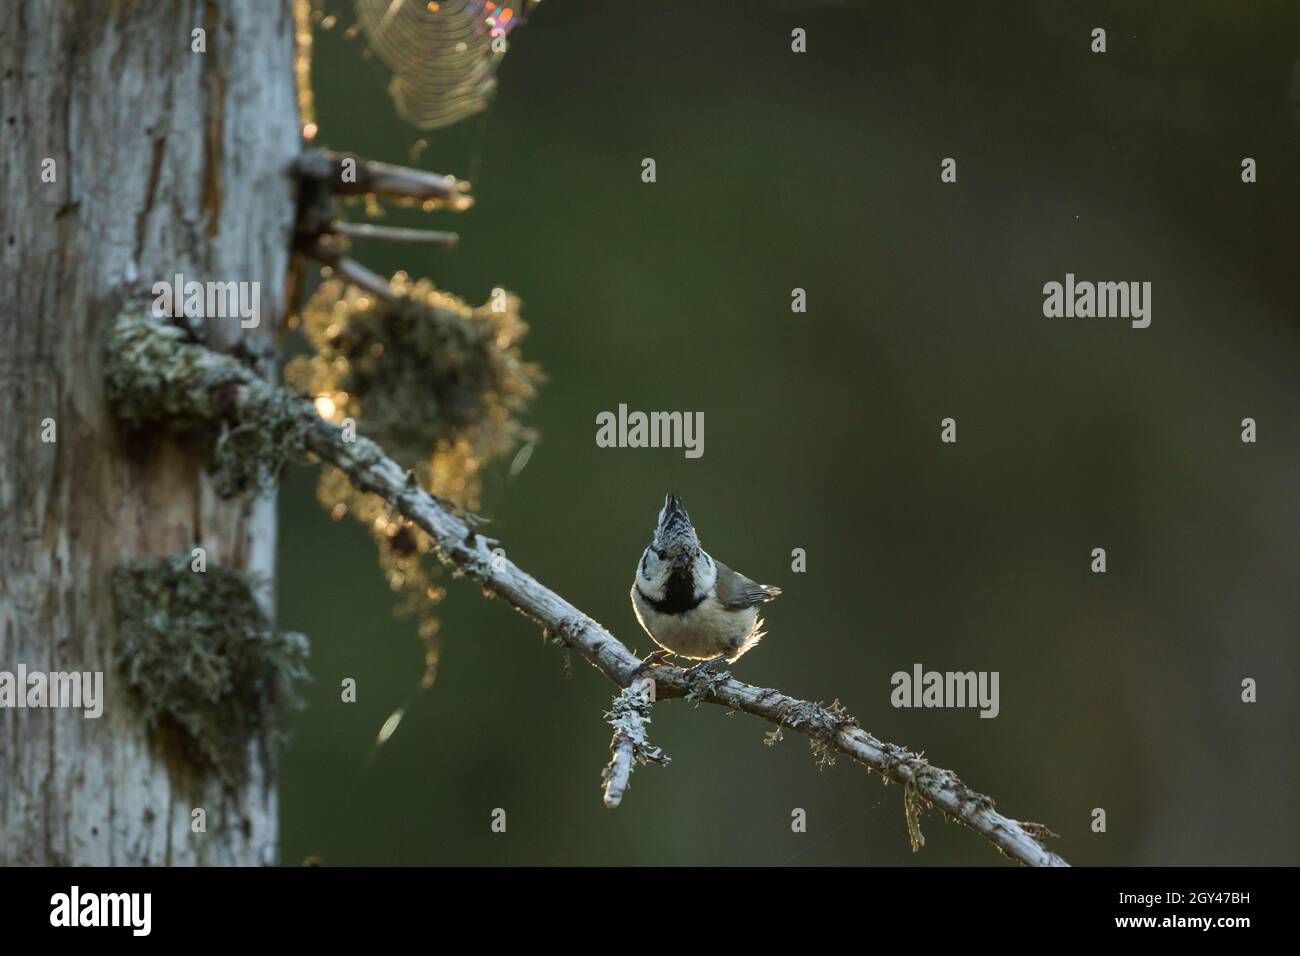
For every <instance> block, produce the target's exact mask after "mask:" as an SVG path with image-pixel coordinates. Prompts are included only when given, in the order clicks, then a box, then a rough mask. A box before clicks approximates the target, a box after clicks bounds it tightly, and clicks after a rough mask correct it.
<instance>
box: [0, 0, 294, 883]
mask: <svg viewBox="0 0 1300 956" xmlns="http://www.w3.org/2000/svg"><path fill="white" fill-rule="evenodd" d="M196 27H202V28H203V29H205V30H206V32H207V35H206V47H207V50H206V52H205V53H196V52H192V51H191V31H192V30H193V29H195V28H196ZM0 124H3V125H2V126H0V195H2V196H3V197H4V199H3V202H0V343H3V344H2V345H0V348H3V350H4V351H3V353H2V354H0V401H3V403H4V404H3V408H4V411H3V414H2V415H0V670H10V671H12V670H14V669H15V668H16V666H17V665H18V664H20V663H22V664H26V665H27V666H28V667H29V668H31V669H38V670H44V671H56V670H65V671H67V670H79V671H103V672H105V683H106V687H107V701H106V706H105V712H104V715H103V717H101V718H99V719H98V720H92V719H86V718H85V717H83V716H82V714H81V711H79V710H71V709H41V710H32V709H21V710H19V709H10V708H0V864H3V865H15V864H61V863H62V864H79V865H80V864H92V865H94V864H109V865H136V864H172V865H177V864H259V863H263V864H266V863H273V862H275V861H276V844H277V805H276V796H275V788H274V766H273V762H272V760H271V758H270V757H269V756H268V755H267V754H266V753H264V752H263V751H264V748H260V747H257V746H256V745H254V747H253V752H252V754H251V766H252V768H253V773H252V779H251V781H250V783H249V784H248V785H247V786H246V787H244V788H243V789H242V790H241V791H239V792H234V793H223V792H222V790H221V788H220V786H219V784H217V782H216V781H215V780H213V779H211V778H209V777H207V776H204V775H203V774H200V773H198V772H196V771H195V770H194V768H193V767H192V766H190V765H189V764H188V763H187V762H186V761H185V759H184V758H183V756H181V755H180V754H179V753H178V752H177V751H176V748H175V747H174V746H172V745H170V744H169V743H167V741H166V740H164V739H161V738H160V737H158V736H157V735H154V736H151V735H149V734H148V733H146V731H145V728H144V726H143V723H142V719H141V717H140V713H139V710H138V708H137V707H135V706H133V702H132V701H131V699H130V697H129V695H128V693H127V688H126V687H125V685H124V684H123V683H122V681H121V680H120V678H119V677H118V675H117V674H115V673H114V672H113V665H112V660H113V658H112V648H113V639H114V634H113V606H112V601H111V595H110V590H109V583H110V577H111V574H112V571H113V569H114V567H116V566H117V565H118V564H120V563H122V562H124V561H128V560H131V559H135V558H143V557H150V556H157V555H164V554H172V553H175V552H177V551H182V550H188V549H190V548H192V547H195V546H202V547H203V548H205V549H206V551H207V554H208V560H209V561H211V562H215V563H218V564H221V565H224V566H226V567H230V568H233V569H241V570H248V571H252V572H256V573H258V574H261V575H264V576H265V579H266V580H267V581H268V582H270V581H271V580H272V572H273V570H274V569H273V556H274V545H275V525H274V519H275V507H274V499H273V498H272V497H269V496H263V497H261V498H258V499H256V500H249V499H243V500H233V501H224V500H221V499H220V498H219V497H218V496H217V494H216V493H215V490H214V488H213V486H212V483H211V480H210V479H209V478H208V477H207V476H206V475H205V474H204V472H203V469H202V463H201V460H200V457H199V454H198V452H197V451H196V450H195V449H192V448H187V447H183V446H181V445H177V444H172V443H164V442H161V441H150V440H148V439H145V440H139V439H132V440H130V441H127V440H125V439H124V436H122V435H121V434H119V432H118V430H117V429H116V428H115V427H114V426H113V424H112V423H111V420H110V418H109V416H108V413H107V410H106V407H105V403H104V399H103V390H102V386H103V374H102V368H101V359H102V352H101V349H102V342H103V334H104V329H105V326H106V325H107V324H108V323H110V322H112V321H113V319H114V317H115V316H116V314H117V311H118V308H119V306H120V304H121V302H122V301H123V299H124V298H125V296H126V295H127V293H128V292H130V291H134V290H137V289H139V288H140V287H141V286H143V287H145V288H147V287H148V286H150V285H151V284H152V283H153V282H155V281H158V280H168V281H170V280H171V278H172V276H173V275H174V274H175V273H178V272H179V273H182V274H183V275H184V276H185V278H186V279H195V280H199V281H209V280H212V281H239V282H259V283H260V284H261V300H260V301H261V307H262V321H261V325H260V327H258V328H256V329H249V330H241V328H240V326H239V321H238V319H209V320H208V323H207V329H206V332H207V341H208V343H209V345H211V346H213V347H215V348H218V349H222V350H224V349H228V348H229V347H230V346H232V345H233V344H234V343H235V342H237V341H238V340H239V338H240V337H241V335H270V334H272V332H273V330H274V328H275V327H276V325H277V324H278V321H279V319H280V316H279V314H278V312H279V309H280V308H281V305H282V303H283V301H284V283H285V275H286V271H287V267H288V257H289V250H290V241H291V236H292V229H293V208H294V195H293V188H294V187H293V179H292V178H291V176H290V175H289V170H290V167H291V165H292V163H293V161H294V159H295V157H296V156H297V154H298V152H299V150H300V140H299V135H298V127H297V108H296V96H295V90H294V85H293V22H292V16H291V12H290V8H289V4H288V2H287V0H222V2H220V3H217V2H215V0H94V2H92V0H84V2H77V3H53V2H41V0H16V2H15V3H13V4H9V5H7V6H6V9H5V13H4V16H3V17H0ZM46 158H50V159H53V160H54V161H55V163H56V164H57V165H56V172H57V180H56V181H55V182H53V183H47V182H42V178H41V173H42V161H43V160H44V159H46ZM47 417H48V418H53V419H54V420H55V422H56V423H57V442H55V443H52V444H47V443H43V442H42V441H41V421H42V419H44V418H47ZM260 598H261V599H262V600H264V601H265V602H266V605H267V607H268V610H269V609H270V601H271V596H270V591H269V588H268V591H267V593H265V594H263V595H260ZM195 807H203V808H204V809H205V810H206V811H207V832H206V833H204V834H195V833H191V831H190V819H191V817H190V814H191V810H192V809H193V808H195Z"/></svg>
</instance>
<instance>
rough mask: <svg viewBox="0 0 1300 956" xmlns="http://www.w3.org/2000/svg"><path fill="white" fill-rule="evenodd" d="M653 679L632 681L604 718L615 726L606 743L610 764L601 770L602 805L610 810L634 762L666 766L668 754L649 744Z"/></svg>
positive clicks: (620, 797) (619, 799)
mask: <svg viewBox="0 0 1300 956" xmlns="http://www.w3.org/2000/svg"><path fill="white" fill-rule="evenodd" d="M653 687H654V682H653V681H651V680H650V679H649V678H648V677H642V678H640V679H639V680H636V681H633V682H632V684H631V685H629V686H628V687H625V688H623V692H622V693H621V694H619V695H618V696H617V697H615V698H614V704H613V706H612V707H611V708H610V711H609V713H608V714H606V715H605V719H606V720H607V721H608V722H609V725H610V726H611V727H613V728H614V738H613V740H611V741H610V744H609V747H610V750H612V751H613V756H612V757H611V758H610V761H609V766H607V767H606V768H605V770H604V772H603V773H602V774H601V777H602V779H603V780H604V782H605V806H607V807H609V808H610V809H611V810H613V809H614V808H615V807H617V806H618V805H619V804H620V803H622V802H623V795H624V794H625V793H627V787H628V782H629V781H630V779H631V777H632V767H633V764H634V763H643V764H644V763H657V764H659V765H660V766H667V765H668V764H669V763H671V762H672V760H671V758H670V757H669V756H668V755H667V754H665V753H664V752H663V751H662V750H661V749H659V748H658V747H652V746H651V745H650V741H649V738H648V737H647V736H646V729H645V728H646V725H647V724H649V723H650V705H651V700H652V699H653V696H654V695H653Z"/></svg>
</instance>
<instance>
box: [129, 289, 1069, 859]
mask: <svg viewBox="0 0 1300 956" xmlns="http://www.w3.org/2000/svg"><path fill="white" fill-rule="evenodd" d="M185 339H186V336H185V333H184V332H183V331H181V330H180V329H176V328H174V327H160V326H158V325H157V324H156V323H155V322H154V320H153V319H151V318H150V317H149V315H148V313H147V311H134V310H133V311H127V312H124V313H123V314H122V315H121V316H120V317H119V318H118V321H117V323H116V325H115V327H114V330H113V334H112V336H111V337H110V341H109V346H108V357H107V361H108V364H109V369H108V375H107V382H108V387H109V398H110V401H111V402H112V403H113V404H114V405H115V406H116V407H118V408H119V409H122V408H124V407H126V408H129V409H131V410H132V413H133V414H134V417H135V418H136V419H137V420H138V418H139V414H140V410H141V409H144V408H152V409H156V410H157V414H158V415H159V416H160V417H161V418H162V419H163V420H166V419H168V418H172V417H176V416H179V417H181V418H187V419H194V418H205V417H207V418H210V417H213V416H214V415H218V414H220V415H221V416H224V417H227V418H228V417H230V416H232V415H233V416H235V417H238V416H239V415H240V414H245V415H252V416H257V415H265V414H268V413H269V412H268V410H277V411H275V412H274V414H284V412H283V409H285V408H286V407H290V406H292V408H293V412H292V414H293V415H294V416H295V418H296V421H295V424H296V425H298V426H301V427H296V428H284V427H277V429H276V430H277V433H279V434H287V435H293V436H300V438H301V442H302V448H303V450H305V451H308V452H310V453H312V454H314V455H316V456H318V457H319V458H321V459H323V460H325V461H328V462H330V463H331V464H333V465H335V466H336V467H338V468H340V469H341V470H342V471H344V472H345V473H346V474H347V475H348V477H349V479H350V480H351V481H352V484H353V485H354V486H356V487H357V488H359V489H360V490H362V491H366V492H371V493H373V494H377V495H379V496H380V497H382V498H383V499H385V500H386V501H387V502H388V503H389V504H390V505H391V506H392V507H393V508H395V509H396V510H397V511H399V512H400V513H401V514H402V515H403V516H405V517H406V518H408V519H410V520H411V521H413V522H414V523H415V524H416V525H418V526H419V527H421V528H422V529H424V530H425V531H426V532H428V533H429V535H430V536H432V538H433V540H434V542H435V544H436V546H437V549H438V554H439V557H440V558H441V559H442V560H443V561H444V562H446V563H448V564H450V565H452V566H454V567H455V568H457V569H458V570H460V571H462V572H464V573H465V574H467V575H470V576H472V577H474V578H477V579H478V580H480V581H481V582H482V584H483V587H484V589H485V590H490V591H491V592H492V593H494V594H496V595H499V596H500V597H502V598H504V599H505V600H506V601H507V602H508V603H509V604H510V605H511V606H512V607H513V608H515V610H517V611H518V612H519V613H521V614H523V615H525V616H526V617H529V618H532V619H533V620H534V621H536V622H537V623H538V624H539V625H541V626H542V627H543V628H544V629H545V630H546V632H547V633H548V634H550V635H551V636H553V637H556V638H558V639H559V640H560V641H562V642H563V643H564V644H565V645H566V646H568V647H570V648H573V649H574V650H576V651H578V653H580V654H581V655H582V656H583V657H584V658H586V659H587V660H588V661H589V662H590V663H591V664H592V665H593V666H595V667H596V668H597V669H598V670H599V671H600V672H601V673H602V674H604V675H605V676H606V677H607V678H609V680H611V681H612V682H613V683H614V684H616V685H617V686H619V687H623V688H626V687H628V686H629V685H631V684H632V682H633V681H634V680H635V679H636V678H638V677H639V676H641V675H640V670H641V662H640V661H639V660H638V659H637V657H636V656H635V655H634V654H633V653H632V652H631V651H630V650H628V648H627V647H626V646H625V645H624V644H623V643H622V642H620V641H619V640H618V639H617V638H616V637H615V636H614V635H613V634H612V633H610V632H609V631H608V630H606V629H605V628H603V627H601V625H600V624H598V623H597V622H596V621H594V620H592V619H591V618H590V617H588V616H587V615H586V614H584V613H583V612H582V611H580V610H579V609H578V608H576V607H575V606H574V605H573V604H571V603H569V601H567V600H566V599H565V598H563V597H561V596H560V595H559V594H557V593H555V592H554V591H552V590H550V589H549V588H547V587H546V586H544V585H543V584H541V583H540V582H539V581H537V579H536V578H534V577H533V576H532V575H530V574H528V573H527V572H526V571H524V570H523V569H522V568H520V567H518V566H517V565H515V564H514V563H513V562H512V561H510V560H509V559H507V558H505V557H504V556H502V555H500V554H497V555H494V554H493V551H492V546H491V545H492V542H490V541H489V539H487V538H485V537H484V536H483V535H481V534H479V533H478V532H477V531H475V530H474V527H473V524H472V521H471V520H470V519H469V518H468V517H467V516H463V515H461V514H459V513H457V512H456V510H455V509H453V508H452V507H451V506H450V505H448V504H447V503H445V502H443V501H441V500H439V499H438V498H436V497H434V496H433V495H430V494H429V493H428V492H426V491H425V490H424V489H423V488H421V487H419V485H418V484H417V483H416V481H415V480H414V476H412V475H409V474H408V473H407V472H406V471H404V470H403V469H402V467H401V466H400V465H398V464H397V462H395V461H393V460H392V459H391V458H389V457H388V455H386V454H385V453H384V451H383V449H382V448H380V447H379V446H378V445H377V444H375V443H374V442H372V441H370V440H369V439H366V438H362V437H358V438H357V439H356V440H355V441H352V442H349V441H346V440H345V439H344V437H343V435H344V433H343V431H342V430H341V429H340V428H339V427H338V426H336V425H333V424H331V423H330V422H327V421H325V420H323V419H321V418H320V417H319V416H318V415H317V414H316V411H315V409H314V407H313V406H312V405H311V403H310V402H309V401H307V400H306V399H304V398H297V397H293V398H292V401H290V398H289V397H288V396H289V395H291V393H287V390H285V389H277V388H275V387H273V386H270V385H268V384H267V383H266V382H264V381H262V380H261V379H259V378H257V377H256V375H255V374H254V373H253V372H252V371H251V370H250V369H248V368H247V367H245V366H243V365H241V364H240V363H239V362H237V361H235V360H234V359H232V358H230V357H228V356H223V355H220V354H218V353H216V352H212V351H210V350H209V349H206V348H204V347H203V346H200V345H195V344H191V343H187V342H186V341H185ZM277 393H286V394H284V395H281V394H277ZM651 673H652V675H653V680H654V697H655V699H656V700H659V701H662V700H666V699H670V698H674V697H688V698H689V699H691V700H696V701H702V702H706V703H710V704H717V705H719V706H721V707H726V708H729V709H731V710H739V711H744V712H745V713H747V714H752V715H754V716H756V717H761V718H763V719H764V720H767V721H769V722H771V723H773V724H775V725H776V726H777V727H778V728H785V729H789V730H793V731H795V732H797V733H800V734H803V735H804V736H806V737H808V738H809V739H810V741H811V742H812V745H813V749H814V751H815V752H816V753H817V756H818V757H819V759H821V760H823V761H828V760H831V759H833V758H834V755H835V754H843V755H845V756H847V757H849V758H850V759H852V760H854V761H856V762H857V763H860V764H862V765H863V766H864V767H866V768H867V769H868V770H873V771H875V772H877V773H879V774H880V775H881V776H882V777H883V778H884V779H885V780H886V781H892V782H895V783H899V784H902V785H903V787H904V794H905V810H906V815H907V818H908V830H909V835H910V837H911V839H912V845H913V848H914V849H916V848H917V847H919V845H920V836H919V822H918V821H919V814H920V812H921V810H923V809H925V808H927V807H929V806H934V807H937V808H938V809H939V810H940V811H941V812H942V813H944V814H945V815H946V816H947V817H949V818H950V819H952V820H955V821H957V822H958V823H961V824H962V825H964V826H966V827H969V828H970V829H972V830H974V831H975V832H977V833H979V834H980V835H981V836H982V837H984V839H986V840H987V841H988V842H989V843H991V844H993V846H994V847H996V848H997V849H998V850H999V851H1000V852H1001V853H1003V854H1005V855H1006V856H1009V857H1011V858H1012V859H1014V860H1018V861H1020V862H1021V863H1025V864H1028V865H1031V866H1065V865H1068V864H1066V862H1065V860H1063V859H1062V858H1061V857H1060V856H1058V855H1056V854H1055V853H1052V852H1051V851H1049V850H1048V849H1047V848H1046V847H1044V846H1043V844H1042V842H1040V840H1041V838H1043V837H1044V836H1046V835H1047V834H1048V833H1049V832H1050V831H1048V830H1047V829H1046V827H1043V826H1042V825H1041V824H1032V823H1021V822H1019V821H1017V820H1013V819H1011V818H1010V817H1006V816H1003V815H1002V814H1000V813H998V812H997V810H996V809H994V804H993V800H992V798H990V797H988V796H985V795H984V794H981V793H977V792H976V791H974V790H972V789H970V788H969V787H967V786H966V785H965V784H964V783H962V782H961V781H960V780H959V779H957V776H956V774H954V773H953V772H952V771H950V770H943V769H940V768H938V767H934V766H932V765H931V764H930V763H929V762H928V761H927V760H925V759H924V758H923V757H921V756H920V755H919V754H916V753H913V752H911V751H909V750H907V749H906V748H903V747H899V746H897V745H895V744H889V743H885V742H883V741H880V740H878V739H877V738H876V737H874V736H873V735H871V734H869V733H867V732H866V731H865V730H863V729H862V728H861V727H859V726H858V724H857V721H855V720H854V719H853V718H851V717H849V716H848V714H847V713H845V711H844V709H843V708H842V707H840V705H839V703H838V702H832V703H831V704H830V705H822V704H820V703H814V702H811V701H806V700H799V699H798V698H794V697H790V696H787V695H786V694H783V693H781V692H780V691H778V690H774V689H772V688H766V687H755V686H753V685H751V684H746V683H743V682H742V681H738V680H735V679H733V678H731V677H730V676H729V675H726V674H716V675H709V674H701V675H698V676H697V677H695V678H694V679H692V678H689V677H688V676H687V674H686V672H685V671H684V670H682V669H680V668H676V667H667V666H660V667H656V668H655V669H654V670H653V671H652V672H651ZM618 749H619V748H618V747H617V745H616V747H615V751H616V753H615V760H616V761H617V757H618Z"/></svg>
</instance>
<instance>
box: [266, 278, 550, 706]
mask: <svg viewBox="0 0 1300 956" xmlns="http://www.w3.org/2000/svg"><path fill="white" fill-rule="evenodd" d="M392 289H393V292H394V294H395V296H396V300H395V301H394V302H386V301H383V300H380V299H376V298H375V297H374V296H372V295H370V294H368V293H365V292H363V291H360V290H357V289H355V288H353V287H351V286H345V285H344V284H343V283H341V282H339V281H337V280H331V281H328V282H326V283H324V284H323V285H322V286H321V287H320V289H319V290H317V292H316V294H315V295H314V296H313V297H312V298H311V300H310V301H309V302H308V304H307V306H306V307H305V308H304V310H303V312H302V320H301V324H300V328H301V330H302V332H303V334H304V336H305V337H306V338H307V340H308V342H309V343H310V344H311V345H312V346H313V349H314V352H313V354H312V355H309V356H303V357H299V358H296V359H294V360H293V361H292V362H291V363H290V364H289V366H288V368H287V369H286V370H285V379H286V381H287V382H288V383H289V384H290V385H291V386H292V387H293V388H294V389H296V390H297V391H299V392H302V393H305V394H307V395H310V396H312V397H313V398H314V399H315V400H316V407H317V411H318V412H319V413H320V414H321V415H322V416H323V417H325V418H328V419H329V420H331V421H333V422H336V423H340V422H342V421H343V420H344V419H347V418H351V419H354V420H356V422H357V424H358V431H360V432H362V433H364V434H365V435H366V436H367V437H370V438H373V439H375V440H376V441H378V442H379V443H380V444H382V445H383V446H384V448H385V449H386V450H387V452H388V453H389V454H390V455H391V456H392V457H393V458H394V459H395V460H396V461H398V462H399V463H400V464H402V465H403V466H405V467H407V468H409V469H411V471H412V474H413V475H414V476H415V478H416V480H417V481H418V482H419V483H420V484H421V485H422V486H424V487H425V488H426V489H427V490H429V491H430V492H432V493H433V494H436V495H439V496H440V497H443V498H446V499H448V500H450V501H452V502H454V503H455V504H457V505H460V506H461V507H464V508H467V509H471V510H473V509H476V508H478V507H479V493H480V490H481V478H482V474H483V471H484V468H485V466H486V465H487V464H488V463H489V462H491V461H492V460H494V459H498V458H501V457H502V456H505V455H508V454H511V453H513V452H514V451H515V450H516V449H517V448H519V447H520V446H521V445H522V446H526V445H528V444H529V443H531V442H533V441H534V440H535V435H534V433H533V432H532V431H531V430H530V429H527V428H525V427H524V426H523V425H522V424H521V423H520V422H519V419H518V415H519V414H520V413H522V412H523V411H524V409H525V408H526V407H527V405H528V402H529V401H530V400H531V399H532V397H533V396H534V395H535V394H536V390H537V386H538V384H539V383H540V381H541V378H542V376H541V372H540V369H539V368H538V367H537V366H536V365H534V364H533V363H529V362H526V361H524V360H523V357H522V355H521V354H520V350H519V341H520V339H521V338H522V337H523V335H524V334H525V333H526V331H527V326H526V325H525V324H524V322H523V321H522V320H521V319H520V317H519V300H518V299H517V298H516V297H514V296H512V295H509V294H507V293H505V292H498V293H497V294H496V295H494V297H493V300H491V301H489V302H488V303H486V304H484V305H482V306H479V307H477V308H472V307H470V306H469V305H467V304H466V303H464V302H462V301H461V300H460V299H458V298H456V297H455V296H453V295H450V294H449V293H446V292H442V291H440V290H437V289H435V288H434V287H433V285H432V283H430V282H428V281H427V280H421V281H419V282H414V283H412V282H411V281H410V280H408V279H407V277H406V276H405V275H403V274H401V273H399V274H398V275H397V276H395V277H394V278H393V280H392ZM318 495H319V497H320V500H321V504H322V505H323V506H324V507H325V508H326V509H327V510H328V511H329V512H330V514H331V516H333V517H334V518H336V519H338V518H341V517H342V516H343V515H345V514H351V515H352V516H353V517H354V518H356V519H357V520H358V521H360V522H361V523H362V524H364V525H365V526H366V527H367V529H369V531H370V533H371V535H372V536H373V537H374V538H375V540H376V543H377V544H378V546H379V551H380V565H381V568H382V570H383V573H384V576H385V578H386V580H387V581H388V584H389V587H391V588H392V589H393V590H394V591H395V592H398V593H400V594H402V595H403V602H402V604H401V605H400V606H399V608H398V612H399V613H401V614H413V615H415V616H417V617H418V618H419V633H420V637H421V640H422V641H423V642H424V644H425V654H426V670H425V675H424V679H423V680H424V684H425V686H428V685H429V684H431V683H432V682H433V675H434V671H435V669H436V666H437V654H438V649H437V641H436V637H437V631H438V620H437V618H436V617H435V616H434V614H433V608H434V606H435V605H436V604H437V603H438V602H439V601H440V600H441V599H442V596H443V589H442V588H441V586H440V585H439V584H438V579H439V577H440V575H441V573H442V569H441V566H439V565H433V564H431V563H430V562H428V561H426V560H424V556H425V555H426V554H427V553H428V552H429V551H430V549H431V548H432V543H433V542H432V540H431V539H430V537H429V536H428V535H427V534H425V533H424V532H423V531H421V530H420V529H419V528H417V527H415V526H414V525H413V524H411V523H410V522H409V521H405V520H403V519H402V518H401V517H400V516H398V515H395V514H394V513H393V512H392V510H391V508H390V506H389V505H388V503H387V502H385V501H384V500H383V499H382V498H380V497H378V496H377V495H373V494H368V493H365V492H360V491H357V490H356V489H355V488H354V487H353V486H352V485H351V483H350V482H349V481H348V479H347V477H346V476H345V475H344V474H343V473H342V472H341V471H339V470H338V469H335V468H328V467H327V468H325V469H324V470H323V472H322V474H321V480H320V484H319V486H318Z"/></svg>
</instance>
